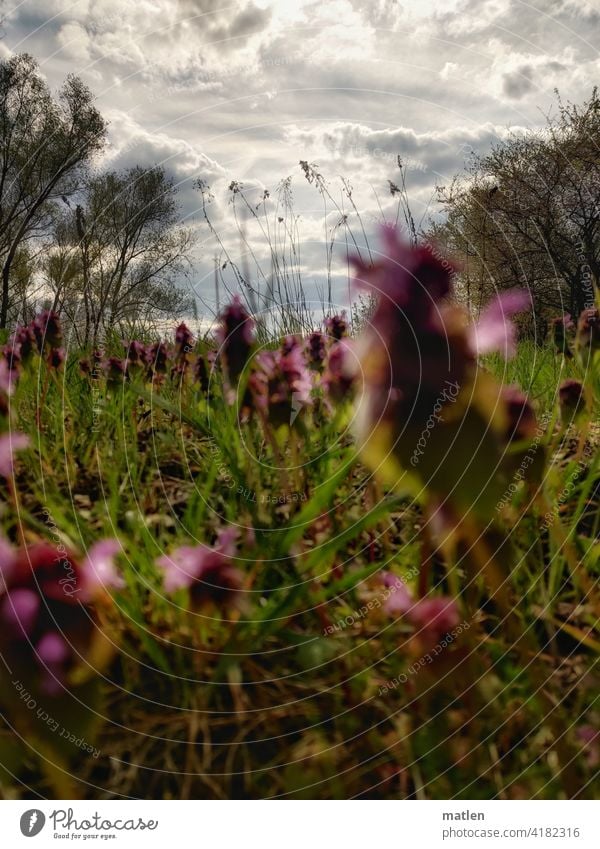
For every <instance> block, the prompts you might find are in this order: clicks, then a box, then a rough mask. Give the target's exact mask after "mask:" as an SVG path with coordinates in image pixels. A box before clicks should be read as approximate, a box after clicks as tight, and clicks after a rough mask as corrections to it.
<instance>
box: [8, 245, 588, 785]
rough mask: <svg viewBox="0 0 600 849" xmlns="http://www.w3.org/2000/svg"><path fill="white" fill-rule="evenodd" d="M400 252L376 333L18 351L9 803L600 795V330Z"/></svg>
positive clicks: (378, 274) (51, 337)
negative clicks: (547, 320) (525, 321)
mask: <svg viewBox="0 0 600 849" xmlns="http://www.w3.org/2000/svg"><path fill="white" fill-rule="evenodd" d="M389 240H390V241H389V244H388V249H387V253H386V259H382V260H379V261H378V263H377V264H376V265H375V266H370V267H366V266H364V267H361V266H360V264H358V268H357V272H356V273H357V277H358V278H360V279H361V281H362V283H363V284H365V285H368V286H370V287H371V291H372V292H373V293H374V294H375V297H376V298H377V301H378V305H377V306H376V308H375V311H374V314H373V315H372V316H371V317H370V319H369V321H368V322H366V326H364V327H363V328H362V329H360V331H358V332H356V329H355V328H353V327H352V325H351V322H350V321H349V320H348V318H347V317H345V316H342V315H338V316H330V317H329V318H328V319H327V320H326V321H325V323H324V325H323V326H321V327H320V328H318V329H315V332H313V333H312V334H307V335H305V336H303V337H300V336H293V335H288V336H285V337H283V338H281V339H274V338H270V337H269V336H268V334H266V333H264V332H262V333H261V332H260V331H261V324H260V322H261V318H260V316H251V315H250V314H249V313H248V312H247V311H246V309H245V308H244V307H243V305H242V303H241V302H240V301H239V300H238V301H234V302H232V303H231V304H230V305H228V306H227V307H226V308H225V309H224V310H223V313H222V316H221V320H220V329H219V331H218V332H217V333H216V334H209V335H208V336H207V337H205V338H202V339H195V338H193V336H192V334H191V333H190V332H189V330H188V329H187V328H186V327H185V325H180V326H179V327H178V328H177V329H176V330H175V328H174V335H173V337H172V338H170V339H169V340H166V341H162V342H161V341H156V340H154V341H152V340H125V342H123V341H122V340H121V339H118V338H113V339H107V340H106V342H105V345H104V348H103V350H102V351H92V350H77V349H76V348H74V347H73V346H72V345H69V344H68V338H67V336H66V330H65V329H64V328H61V326H60V322H59V321H58V319H57V318H56V317H55V316H53V315H52V314H49V313H46V314H43V315H41V316H39V317H38V318H37V319H36V320H35V321H34V322H33V323H32V324H31V325H29V326H26V327H20V328H18V329H17V330H16V331H15V332H14V333H13V335H12V337H11V338H10V340H8V342H7V343H6V346H5V349H4V355H3V359H2V360H1V361H0V385H1V387H2V421H3V426H2V427H3V435H2V436H0V443H1V444H0V466H1V468H0V474H1V476H2V480H1V483H0V485H1V488H2V493H1V496H2V503H1V507H2V512H1V525H2V531H3V537H2V540H1V543H2V546H1V551H0V557H1V558H2V559H1V564H2V566H1V568H2V575H3V578H4V587H3V589H2V597H1V600H0V617H2V625H1V626H0V647H1V649H2V658H3V664H2V671H1V673H0V674H1V677H2V686H1V695H0V700H1V702H2V706H3V717H4V720H3V726H2V730H1V732H0V764H1V765H2V771H1V772H0V789H1V792H2V795H3V796H4V797H5V798H29V797H31V798H34V797H36V796H39V797H51V798H52V797H58V798H79V797H83V798H86V797H87V798H121V797H123V798H247V797H250V798H272V797H286V798H325V799H333V798H411V799H451V798H458V799H460V798H463V799H474V798H480V799H491V798H502V799H523V798H536V799H545V798H547V799H560V798H598V783H597V780H596V779H597V775H598V767H599V764H600V724H599V722H600V707H599V706H598V704H597V699H598V692H599V689H598V671H597V661H598V657H599V653H600V633H599V631H600V628H599V625H598V621H599V619H598V617H599V615H600V598H599V595H598V573H599V569H600V564H599V559H600V545H599V543H598V530H599V525H600V513H599V510H598V501H599V487H598V483H599V480H600V472H599V468H598V466H599V460H598V450H597V448H598V437H599V429H598V397H599V395H598V391H599V385H598V371H599V362H600V361H599V359H598V358H599V356H600V355H599V354H598V350H599V348H600V345H599V339H600V336H599V335H598V334H599V329H598V312H597V310H596V309H595V308H594V307H592V308H590V309H589V310H588V311H587V317H586V319H585V321H583V320H582V319H580V321H579V324H578V327H577V328H575V326H574V325H573V323H572V322H571V321H570V320H569V319H568V318H563V317H557V319H556V321H555V322H554V325H553V338H549V339H547V340H539V339H538V340H536V341H530V340H522V341H521V342H516V341H515V338H516V337H515V329H514V327H513V325H512V323H511V316H512V315H513V314H516V313H518V312H523V311H525V310H526V309H527V306H526V303H525V300H526V299H524V298H523V296H522V293H521V295H518V296H516V295H515V294H514V293H513V294H512V296H511V295H510V293H509V296H508V299H507V297H505V298H504V300H502V299H501V298H499V299H498V300H497V302H495V303H494V304H492V305H491V306H490V307H489V310H488V312H487V313H485V315H484V316H483V317H482V318H481V319H480V322H479V326H478V327H479V329H478V330H476V331H474V330H473V327H474V325H473V324H472V323H471V322H470V319H469V318H468V317H467V316H466V315H465V313H464V311H463V310H462V308H461V307H460V306H459V305H457V304H456V303H454V302H453V300H452V297H451V296H452V291H451V290H452V276H451V274H450V272H449V270H448V267H447V264H444V263H443V262H441V261H440V260H439V258H436V257H435V255H434V254H432V253H431V251H429V250H428V249H427V248H425V247H423V248H416V249H413V250H409V249H408V248H406V247H405V246H402V245H401V244H400V243H399V242H397V241H394V239H393V237H391V236H389ZM407 269H408V270H407ZM510 297H512V299H513V300H512V303H510ZM262 329H263V330H264V328H262ZM551 335H552V334H551ZM484 337H485V339H484ZM257 339H260V340H261V342H260V344H259V342H258V341H257ZM513 346H514V351H513V350H512V349H513ZM561 346H562V347H561ZM24 437H26V438H24Z"/></svg>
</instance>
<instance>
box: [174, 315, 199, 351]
mask: <svg viewBox="0 0 600 849" xmlns="http://www.w3.org/2000/svg"><path fill="white" fill-rule="evenodd" d="M194 344H195V342H194V337H193V335H192V331H191V330H190V329H189V328H188V326H187V324H185V322H183V321H182V322H181V324H180V325H179V327H178V328H177V329H176V331H175V350H176V354H177V356H178V357H185V356H186V354H191V353H192V351H193V349H194Z"/></svg>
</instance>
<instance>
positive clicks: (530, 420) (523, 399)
mask: <svg viewBox="0 0 600 849" xmlns="http://www.w3.org/2000/svg"><path fill="white" fill-rule="evenodd" d="M500 404H501V406H502V409H503V412H504V414H505V416H506V429H505V435H504V438H505V440H506V442H513V441H514V442H521V441H522V440H525V439H532V438H533V437H534V436H535V434H536V431H537V420H536V417H535V412H534V410H533V407H532V406H531V402H530V401H529V399H528V398H527V395H525V394H524V393H523V392H522V391H521V390H520V389H519V388H518V387H516V386H506V387H504V388H503V389H502V394H501V396H500Z"/></svg>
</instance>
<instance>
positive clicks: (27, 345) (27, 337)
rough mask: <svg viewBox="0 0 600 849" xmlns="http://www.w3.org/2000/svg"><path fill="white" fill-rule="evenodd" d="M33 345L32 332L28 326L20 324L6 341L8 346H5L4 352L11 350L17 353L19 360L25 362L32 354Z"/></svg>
mask: <svg viewBox="0 0 600 849" xmlns="http://www.w3.org/2000/svg"><path fill="white" fill-rule="evenodd" d="M34 344H35V336H34V333H33V330H32V329H31V327H30V326H27V325H23V324H22V325H20V326H19V327H17V329H16V330H15V332H14V333H13V334H12V336H11V337H10V339H9V340H8V345H7V346H6V349H5V351H7V349H8V348H11V349H12V350H13V351H17V352H18V359H19V360H22V361H26V360H28V359H29V357H30V356H31V354H32V353H33V346H34Z"/></svg>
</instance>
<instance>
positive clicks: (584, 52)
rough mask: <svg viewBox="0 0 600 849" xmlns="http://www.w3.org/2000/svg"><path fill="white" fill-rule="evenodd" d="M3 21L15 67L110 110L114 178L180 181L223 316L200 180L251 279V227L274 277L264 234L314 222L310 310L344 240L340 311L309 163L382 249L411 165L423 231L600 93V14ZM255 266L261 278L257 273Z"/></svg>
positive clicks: (308, 234) (44, 11)
mask: <svg viewBox="0 0 600 849" xmlns="http://www.w3.org/2000/svg"><path fill="white" fill-rule="evenodd" d="M4 10H5V22H4V38H3V40H2V41H0V51H1V52H2V53H3V54H4V55H10V54H11V53H14V52H22V51H27V52H29V53H31V54H33V55H34V56H35V57H36V59H37V60H38V61H39V63H40V66H41V70H42V72H43V74H44V75H45V76H46V77H47V79H48V81H49V82H50V84H51V85H52V86H53V87H58V86H59V85H60V83H61V81H62V80H63V79H64V77H65V76H66V75H67V74H68V73H70V72H75V73H77V74H79V75H80V76H81V77H82V78H83V79H84V80H85V81H86V83H87V84H88V85H89V86H90V87H91V88H92V90H93V91H94V93H95V94H96V96H97V99H98V104H99V106H100V108H101V110H102V112H103V113H104V115H105V116H106V118H107V119H108V120H109V121H110V128H109V134H110V136H109V137H110V144H109V146H108V148H107V151H106V154H105V157H104V164H105V165H107V166H110V167H125V166H128V165H132V164H135V163H143V164H152V163H156V162H160V163H163V164H164V166H165V167H166V168H167V169H168V170H169V171H170V172H171V173H172V174H173V176H174V177H175V179H176V180H177V182H178V184H179V186H180V200H181V204H182V218H183V219H185V220H186V221H187V222H188V223H189V224H190V225H191V226H193V227H194V228H195V229H196V230H197V232H198V243H197V247H196V252H195V266H194V275H193V279H192V280H191V283H190V285H192V286H193V287H194V291H195V292H196V294H197V296H198V297H199V298H200V299H201V300H200V301H199V303H200V304H202V303H206V304H207V305H208V306H210V305H211V302H213V301H214V299H213V282H212V274H213V272H212V269H213V262H214V256H215V250H216V246H215V241H214V238H213V237H212V236H211V234H210V232H209V230H208V228H207V227H206V225H205V224H204V223H203V221H202V210H201V198H200V195H199V193H198V192H197V191H196V190H195V189H194V188H193V183H194V181H195V180H197V179H198V178H200V179H203V180H204V181H205V182H206V184H208V185H210V187H211V192H212V195H214V200H213V201H212V202H211V204H210V206H209V209H210V215H211V217H212V218H213V220H214V223H215V226H216V228H217V230H218V232H219V234H220V236H221V239H222V241H223V244H224V245H225V247H227V248H228V249H229V251H230V252H231V256H232V257H233V258H234V259H236V260H239V261H242V260H241V259H240V256H241V252H242V245H241V241H240V236H239V233H238V231H237V229H236V222H235V219H234V212H235V209H238V211H239V214H240V217H239V218H238V221H240V222H241V227H242V229H243V231H244V233H245V235H246V237H247V241H248V243H249V245H250V247H251V248H252V251H253V253H254V255H255V256H256V258H257V260H258V262H259V264H260V265H261V267H262V270H263V273H265V275H266V276H268V273H269V266H270V260H269V251H268V250H267V243H266V238H265V235H264V234H263V232H262V231H263V230H265V232H266V231H267V227H268V234H269V235H270V236H271V238H272V240H273V239H275V240H277V241H278V244H280V245H283V244H284V240H285V238H286V234H285V232H284V228H286V227H288V226H289V222H290V221H291V215H292V214H293V215H295V216H299V218H298V220H297V227H298V233H299V236H300V238H301V243H302V251H301V255H300V256H299V257H292V259H293V261H294V262H297V263H298V265H299V268H300V270H301V272H302V275H303V277H304V280H305V283H306V285H307V288H308V291H309V295H312V296H314V294H315V293H316V291H317V290H320V289H322V287H323V285H324V276H325V268H326V247H325V246H326V242H327V239H329V238H330V236H331V233H332V231H334V234H335V236H336V240H337V241H336V248H335V250H334V256H333V260H332V271H333V279H334V294H335V296H336V298H337V299H338V300H339V302H342V303H343V301H344V299H345V298H347V294H346V293H347V286H346V276H345V275H346V271H345V260H344V255H345V251H346V248H345V242H346V235H347V234H346V233H345V229H344V227H338V228H337V229H336V224H337V222H339V219H340V214H339V211H336V210H335V209H334V207H333V203H332V201H331V200H330V199H326V203H325V204H324V200H323V197H322V195H321V194H320V193H319V191H318V190H317V189H316V187H315V186H314V185H309V184H308V183H307V181H306V179H305V177H304V175H303V173H302V171H301V170H300V168H299V165H298V162H299V160H300V159H303V160H309V161H310V162H314V163H316V164H317V165H318V168H319V172H320V173H321V174H322V175H323V177H324V178H325V179H326V181H327V189H328V191H329V192H330V194H331V198H333V199H334V200H335V201H336V202H337V204H338V205H339V207H340V209H341V210H342V211H343V212H344V213H347V214H349V216H350V217H349V222H350V224H352V226H353V227H354V228H355V229H356V231H357V232H358V231H359V224H358V221H357V219H356V212H354V211H353V210H352V208H351V204H350V201H349V200H348V198H347V197H346V196H344V194H343V193H342V184H341V177H346V178H349V180H350V181H351V184H352V189H353V200H354V202H355V204H356V207H357V209H358V210H359V211H360V213H361V215H362V218H363V222H364V224H365V227H366V229H367V231H368V232H369V233H370V232H371V230H372V228H373V226H374V223H373V222H374V221H375V220H376V219H380V218H381V216H382V215H384V216H387V218H388V219H389V218H390V216H392V215H393V209H392V207H391V203H392V201H393V199H392V198H391V197H390V196H389V186H388V183H387V180H388V179H390V180H393V181H398V179H399V172H398V167H397V162H396V158H397V156H398V155H400V156H401V157H402V158H403V160H404V161H405V162H406V166H407V172H406V173H407V183H408V188H409V192H410V196H411V203H412V205H413V212H414V215H415V218H416V219H417V220H420V219H421V218H422V216H424V215H426V214H427V213H428V211H432V212H435V203H432V202H431V198H432V192H433V190H434V187H435V185H436V184H445V183H447V182H448V181H449V180H450V179H451V177H452V175H453V174H454V173H455V172H457V171H458V170H460V169H461V168H462V167H463V164H464V161H465V158H466V157H468V154H469V151H470V150H472V149H474V150H478V151H484V150H486V149H487V148H488V147H489V145H490V144H491V143H493V141H494V140H497V139H498V138H501V137H502V136H503V135H505V134H506V132H507V131H508V130H509V129H519V128H526V127H531V126H539V125H542V124H543V123H544V115H545V114H546V113H548V111H550V110H552V108H553V103H554V102H555V98H554V93H553V90H554V89H555V88H556V87H558V88H559V89H560V92H561V94H562V95H563V97H565V98H568V99H572V100H575V101H578V100H582V99H583V98H585V97H587V96H588V95H589V93H590V91H591V88H592V86H593V85H594V84H595V83H597V82H599V81H600V74H599V71H600V59H599V55H598V50H597V49H596V47H595V45H598V44H600V0H593V2H587V0H533V2H521V0H403V2H396V0H330V1H329V2H328V0H318V2H312V0H273V2H269V0H250V1H249V2H247V0H231V2H227V0H221V2H217V0H75V2H69V0H24V2H22V3H20V4H18V5H15V6H13V4H12V3H11V2H10V0H8V2H6V0H5V2H4ZM288 176H292V178H293V179H292V183H291V190H292V197H293V204H294V212H293V213H291V212H289V211H288V212H287V213H286V212H284V207H283V205H282V203H283V199H282V197H281V196H279V198H280V205H279V206H277V203H278V195H277V193H276V187H277V185H278V184H279V183H280V181H281V180H282V179H284V178H286V177H288ZM232 180H236V181H240V182H241V183H242V184H243V185H244V187H245V192H246V197H247V198H248V201H249V205H250V206H252V207H253V208H256V207H257V206H258V205H259V204H260V203H261V200H262V198H263V192H264V190H265V189H268V190H270V192H271V194H270V197H269V199H268V200H267V201H266V203H264V204H261V205H260V206H259V208H258V210H256V211H257V213H258V218H259V220H258V221H257V220H255V219H254V218H253V217H252V216H250V218H249V221H248V222H246V223H244V221H243V216H242V208H241V207H242V205H243V204H241V203H240V201H239V198H238V199H237V201H236V207H235V208H234V207H232V204H231V203H230V195H229V194H228V191H227V187H228V186H229V184H230V183H231V181H232ZM265 215H266V216H267V218H264V216H265ZM279 218H284V219H285V220H284V222H280V221H279V220H278V219H279ZM267 219H268V220H267ZM278 227H279V231H278ZM243 262H244V264H245V267H246V268H247V269H248V270H249V271H251V272H252V273H253V274H255V275H256V276H258V277H260V272H259V271H258V269H257V268H256V267H255V265H254V260H253V258H252V257H251V256H246V258H245V259H244V260H243ZM226 273H227V271H226V272H225V274H226ZM232 285H233V284H232Z"/></svg>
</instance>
